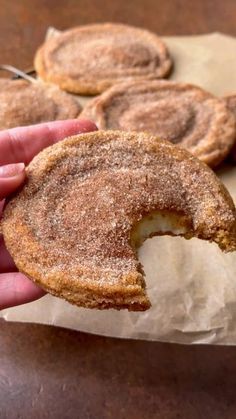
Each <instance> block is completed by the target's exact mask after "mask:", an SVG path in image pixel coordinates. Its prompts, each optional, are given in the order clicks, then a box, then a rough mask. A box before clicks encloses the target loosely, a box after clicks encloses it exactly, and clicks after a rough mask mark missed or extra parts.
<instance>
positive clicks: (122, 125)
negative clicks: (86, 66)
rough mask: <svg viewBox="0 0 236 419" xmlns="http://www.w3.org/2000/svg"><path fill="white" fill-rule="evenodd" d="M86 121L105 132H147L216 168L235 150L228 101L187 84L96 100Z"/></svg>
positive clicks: (151, 84) (120, 88)
mask: <svg viewBox="0 0 236 419" xmlns="http://www.w3.org/2000/svg"><path fill="white" fill-rule="evenodd" d="M81 116H82V117H85V118H88V119H91V120H93V121H94V122H95V123H96V124H97V126H98V128H100V129H120V130H122V131H147V132H150V133H152V134H154V135H157V136H158V137H160V138H166V139H168V140H169V141H171V142H172V143H174V144H179V145H181V146H182V147H184V148H186V149H187V150H188V151H190V152H191V153H192V154H193V155H195V156H196V157H198V158H199V159H200V160H202V161H204V162H205V163H207V164H208V165H210V166H212V167H214V166H216V165H218V164H219V163H221V162H222V161H223V160H224V159H225V157H226V156H227V154H228V153H229V152H230V149H231V148H232V146H233V143H234V139H235V136H236V124H235V120H234V118H233V116H232V114H231V112H230V111H229V110H228V109H227V106H226V104H225V103H224V101H223V100H221V99H218V98H216V97H214V96H213V95H211V94H210V93H208V92H206V91H205V90H203V89H201V88H200V87H197V86H193V85H190V84H186V83H178V82H172V81H164V80H159V81H158V80H152V81H151V80H149V81H145V80H143V81H140V82H135V81H133V82H126V83H121V84H120V85H116V86H114V87H112V88H110V89H109V90H107V91H106V92H104V93H103V94H102V95H101V96H98V97H97V98H95V99H93V100H92V101H91V102H90V103H88V105H87V106H86V107H85V108H84V109H83V111H82V114H81Z"/></svg>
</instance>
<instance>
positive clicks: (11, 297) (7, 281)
mask: <svg viewBox="0 0 236 419" xmlns="http://www.w3.org/2000/svg"><path fill="white" fill-rule="evenodd" d="M96 129H97V128H96V126H95V125H94V124H93V123H92V122H90V121H86V120H81V121H80V120H78V119H73V120H67V121H56V122H49V123H44V124H39V125H32V126H29V127H20V128H13V129H9V130H4V131H0V216H1V212H2V209H3V204H4V201H3V200H4V198H6V197H7V196H8V195H10V194H11V193H12V192H14V191H15V190H16V189H17V188H18V187H19V186H20V185H22V184H23V182H24V180H25V177H26V174H25V165H27V164H28V163H29V162H30V161H31V160H32V159H33V157H34V156H35V155H36V154H38V153H39V152H40V151H41V150H42V149H44V148H45V147H48V146H50V145H52V144H54V143H56V142H57V141H60V140H62V139H63V138H65V137H68V136H70V135H74V134H81V133H84V132H89V131H94V130H96ZM19 239H20V238H19ZM44 294H45V291H43V290H42V289H41V288H39V287H38V286H37V285H36V284H34V283H33V282H32V281H30V280H29V279H28V278H27V277H26V276H25V275H23V274H21V273H20V272H18V271H17V268H16V266H15V264H14V262H13V260H12V258H11V256H10V254H9V253H8V251H7V249H6V247H5V245H4V241H3V237H2V236H1V235H0V310H2V309H4V308H7V307H13V306H17V305H20V304H25V303H28V302H30V301H34V300H37V299H38V298H40V297H42V296H43V295H44Z"/></svg>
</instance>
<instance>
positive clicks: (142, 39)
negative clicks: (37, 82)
mask: <svg viewBox="0 0 236 419" xmlns="http://www.w3.org/2000/svg"><path fill="white" fill-rule="evenodd" d="M35 68H36V71H37V72H38V74H39V76H40V77H41V78H42V79H43V80H46V81H50V82H53V83H56V84H58V85H59V86H60V87H61V88H62V89H64V90H67V91H69V92H72V93H80V94H85V95H86V94H92V95H93V94H97V93H101V92H103V91H104V90H105V89H107V88H108V87H110V86H112V85H113V84H115V83H117V82H121V81H124V80H126V79H130V78H136V79H140V78H142V77H145V78H146V79H156V78H162V77H165V76H167V75H168V73H169V72H170V69H171V59H170V57H169V53H168V51H167V48H166V46H165V44H164V43H163V41H162V40H161V39H160V38H159V37H158V36H157V35H155V34H153V33H151V32H149V31H147V30H144V29H138V28H134V27H131V26H128V25H121V24H115V23H105V24H95V25H86V26H80V27H77V28H74V29H71V30H68V31H65V32H63V33H61V34H60V35H57V36H56V37H55V38H51V39H49V40H47V41H46V42H45V43H44V44H43V45H42V46H41V47H40V48H39V50H38V51H37V53H36V57H35Z"/></svg>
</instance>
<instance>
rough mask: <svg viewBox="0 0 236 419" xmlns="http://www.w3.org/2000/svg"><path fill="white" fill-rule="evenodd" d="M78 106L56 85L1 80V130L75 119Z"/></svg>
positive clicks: (78, 111) (79, 109)
mask: <svg viewBox="0 0 236 419" xmlns="http://www.w3.org/2000/svg"><path fill="white" fill-rule="evenodd" d="M81 109H82V108H81V106H80V104H79V103H78V102H77V101H76V100H75V99H74V98H72V97H71V96H70V95H68V94H67V93H65V92H63V91H61V90H60V89H58V88H57V87H56V86H52V85H48V84H45V83H41V82H36V83H30V82H28V81H26V80H10V79H4V78H2V79H0V129H7V128H14V127H17V126H24V125H31V124H37V123H40V122H47V121H54V120H63V119H70V118H77V117H78V115H79V113H80V111H81Z"/></svg>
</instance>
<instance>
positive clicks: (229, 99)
mask: <svg viewBox="0 0 236 419" xmlns="http://www.w3.org/2000/svg"><path fill="white" fill-rule="evenodd" d="M224 100H225V102H226V105H227V107H228V109H229V110H230V111H231V112H232V114H233V115H234V118H235V121H236V94H234V95H229V96H225V98H224ZM230 157H231V158H232V160H233V161H234V162H236V135H235V141H234V146H233V148H232V150H231V153H230Z"/></svg>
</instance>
